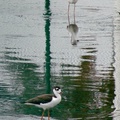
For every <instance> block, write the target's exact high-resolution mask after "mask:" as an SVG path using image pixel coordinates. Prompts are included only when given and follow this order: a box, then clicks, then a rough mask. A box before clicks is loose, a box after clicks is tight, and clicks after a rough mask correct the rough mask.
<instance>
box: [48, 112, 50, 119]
mask: <svg viewBox="0 0 120 120" xmlns="http://www.w3.org/2000/svg"><path fill="white" fill-rule="evenodd" d="M48 120H50V111H49V110H48Z"/></svg>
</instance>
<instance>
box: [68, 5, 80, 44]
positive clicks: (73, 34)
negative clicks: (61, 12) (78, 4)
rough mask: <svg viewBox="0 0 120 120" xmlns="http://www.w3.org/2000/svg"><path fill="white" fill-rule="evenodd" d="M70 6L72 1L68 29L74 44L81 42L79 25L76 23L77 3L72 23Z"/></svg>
mask: <svg viewBox="0 0 120 120" xmlns="http://www.w3.org/2000/svg"><path fill="white" fill-rule="evenodd" d="M69 7H70V3H69V5H68V25H67V30H68V32H69V34H70V37H71V44H72V45H77V43H78V42H79V40H77V39H76V38H77V33H78V30H79V28H78V26H77V24H76V21H75V4H74V23H71V22H70V16H69Z"/></svg>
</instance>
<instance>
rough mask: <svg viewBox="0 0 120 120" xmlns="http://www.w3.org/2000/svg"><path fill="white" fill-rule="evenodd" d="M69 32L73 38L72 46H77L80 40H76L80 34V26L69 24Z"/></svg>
mask: <svg viewBox="0 0 120 120" xmlns="http://www.w3.org/2000/svg"><path fill="white" fill-rule="evenodd" d="M67 30H68V32H69V33H70V36H71V44H72V45H77V43H78V42H79V40H76V37H77V33H78V26H77V25H76V24H69V25H68V26H67Z"/></svg>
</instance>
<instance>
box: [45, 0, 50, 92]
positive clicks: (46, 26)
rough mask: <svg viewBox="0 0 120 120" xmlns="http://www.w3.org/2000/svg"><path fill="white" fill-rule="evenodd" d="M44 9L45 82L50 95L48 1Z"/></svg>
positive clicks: (47, 0)
mask: <svg viewBox="0 0 120 120" xmlns="http://www.w3.org/2000/svg"><path fill="white" fill-rule="evenodd" d="M45 9H46V13H45V14H44V17H45V36H46V53H45V56H46V60H45V70H46V71H45V80H46V93H50V89H51V88H50V79H51V75H50V65H51V63H50V60H51V57H50V16H51V11H50V0H46V1H45Z"/></svg>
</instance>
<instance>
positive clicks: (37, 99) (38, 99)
mask: <svg viewBox="0 0 120 120" xmlns="http://www.w3.org/2000/svg"><path fill="white" fill-rule="evenodd" d="M52 97H53V95H52V94H44V95H40V96H37V97H35V98H32V99H29V100H27V101H26V103H32V104H40V103H47V102H50V101H51V100H52Z"/></svg>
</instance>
